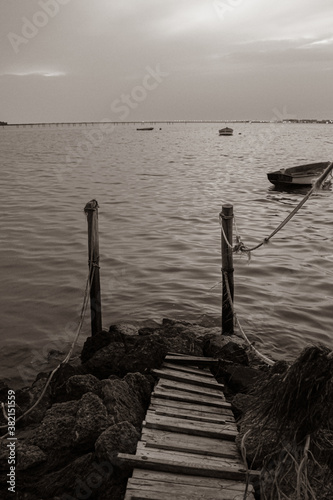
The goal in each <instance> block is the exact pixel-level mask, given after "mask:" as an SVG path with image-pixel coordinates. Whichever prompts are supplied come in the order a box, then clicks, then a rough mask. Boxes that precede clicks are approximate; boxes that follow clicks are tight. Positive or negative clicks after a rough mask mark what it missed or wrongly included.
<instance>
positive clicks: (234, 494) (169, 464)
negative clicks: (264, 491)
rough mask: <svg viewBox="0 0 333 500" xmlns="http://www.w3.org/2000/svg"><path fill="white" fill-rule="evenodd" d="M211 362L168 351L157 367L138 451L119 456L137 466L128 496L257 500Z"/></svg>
mask: <svg viewBox="0 0 333 500" xmlns="http://www.w3.org/2000/svg"><path fill="white" fill-rule="evenodd" d="M213 361H214V363H215V362H216V360H213ZM210 365H211V358H196V357H193V356H184V355H176V354H172V355H171V354H170V355H168V356H167V357H166V359H165V362H164V364H163V365H162V367H161V369H160V370H154V373H155V375H157V376H158V377H159V381H158V383H157V385H156V386H155V390H154V392H153V394H152V398H151V404H150V407H149V409H148V411H147V414H146V419H145V421H144V423H143V428H142V435H141V440H140V441H139V443H138V446H137V450H136V455H127V454H123V453H119V454H118V460H119V461H120V463H121V462H125V463H126V464H127V465H129V466H132V467H133V474H132V477H131V478H130V479H129V480H128V484H127V490H126V496H125V500H169V499H170V498H172V500H243V499H247V500H254V495H253V488H252V486H251V485H249V486H248V488H247V489H246V481H247V479H248V474H247V470H246V467H245V465H244V463H243V461H242V460H241V457H240V455H239V452H238V450H237V447H236V444H235V437H236V436H237V428H236V424H235V420H234V416H233V413H232V411H231V407H230V406H231V405H230V404H229V403H227V402H226V400H225V397H224V394H223V385H221V384H219V383H218V382H217V381H216V380H215V378H214V377H213V376H212V375H211V373H210V372H209V371H208V370H207V369H206V368H205V367H209V366H210ZM198 366H200V368H197V367H198ZM250 474H251V475H252V476H257V475H258V474H259V473H258V472H257V471H250Z"/></svg>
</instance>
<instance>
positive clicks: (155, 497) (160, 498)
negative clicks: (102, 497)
mask: <svg viewBox="0 0 333 500" xmlns="http://www.w3.org/2000/svg"><path fill="white" fill-rule="evenodd" d="M253 498H254V497H253V496H248V497H246V500H251V499H253ZM125 500H170V496H169V494H168V493H162V492H158V491H153V492H148V491H142V492H140V493H136V492H135V491H133V493H132V492H129V493H128V495H126V497H125ZM172 500H216V497H214V496H213V497H209V498H206V497H203V496H188V495H186V494H184V495H182V494H179V495H172ZM224 500H243V497H242V496H241V495H239V496H237V497H236V498H235V497H224Z"/></svg>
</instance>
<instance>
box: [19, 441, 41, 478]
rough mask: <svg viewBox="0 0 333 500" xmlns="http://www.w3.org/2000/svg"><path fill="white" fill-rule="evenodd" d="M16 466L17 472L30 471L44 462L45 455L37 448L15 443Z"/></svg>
mask: <svg viewBox="0 0 333 500" xmlns="http://www.w3.org/2000/svg"><path fill="white" fill-rule="evenodd" d="M16 451H17V466H16V469H17V470H18V471H23V470H26V469H30V468H31V467H34V466H35V465H38V464H40V463H42V462H45V461H46V458H47V457H46V455H45V453H44V452H43V451H42V450H41V449H40V448H38V446H33V445H26V444H24V443H21V442H20V441H17V447H16Z"/></svg>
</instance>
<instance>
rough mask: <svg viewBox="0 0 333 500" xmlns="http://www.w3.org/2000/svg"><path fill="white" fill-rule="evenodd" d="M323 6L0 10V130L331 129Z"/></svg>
mask: <svg viewBox="0 0 333 500" xmlns="http://www.w3.org/2000/svg"><path fill="white" fill-rule="evenodd" d="M332 24H333V2H332V0H279V1H276V0H274V1H273V0H163V1H162V0H1V5H0V33H1V57H0V82H1V84H0V105H1V107H0V120H5V121H8V122H10V123H18V122H44V121H45V122H53V121H57V122H66V121H101V120H110V121H121V120H125V121H132V120H133V121H134V120H181V119H189V120H201V119H203V120H205V119H206V120H232V119H274V118H280V117H283V116H284V117H288V116H292V117H295V118H331V119H333V97H332V84H333V78H332V77H333V30H332Z"/></svg>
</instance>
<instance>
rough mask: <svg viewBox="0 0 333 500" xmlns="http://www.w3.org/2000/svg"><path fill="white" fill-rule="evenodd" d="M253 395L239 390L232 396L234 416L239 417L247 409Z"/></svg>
mask: <svg viewBox="0 0 333 500" xmlns="http://www.w3.org/2000/svg"><path fill="white" fill-rule="evenodd" d="M253 400H254V398H253V396H251V395H250V394H242V393H241V392H239V393H238V394H236V396H234V397H233V398H232V401H231V404H232V410H233V412H234V414H235V417H236V418H240V417H241V416H242V415H244V413H245V412H246V411H247V409H248V408H249V406H250V405H251V404H252V403H253Z"/></svg>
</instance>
